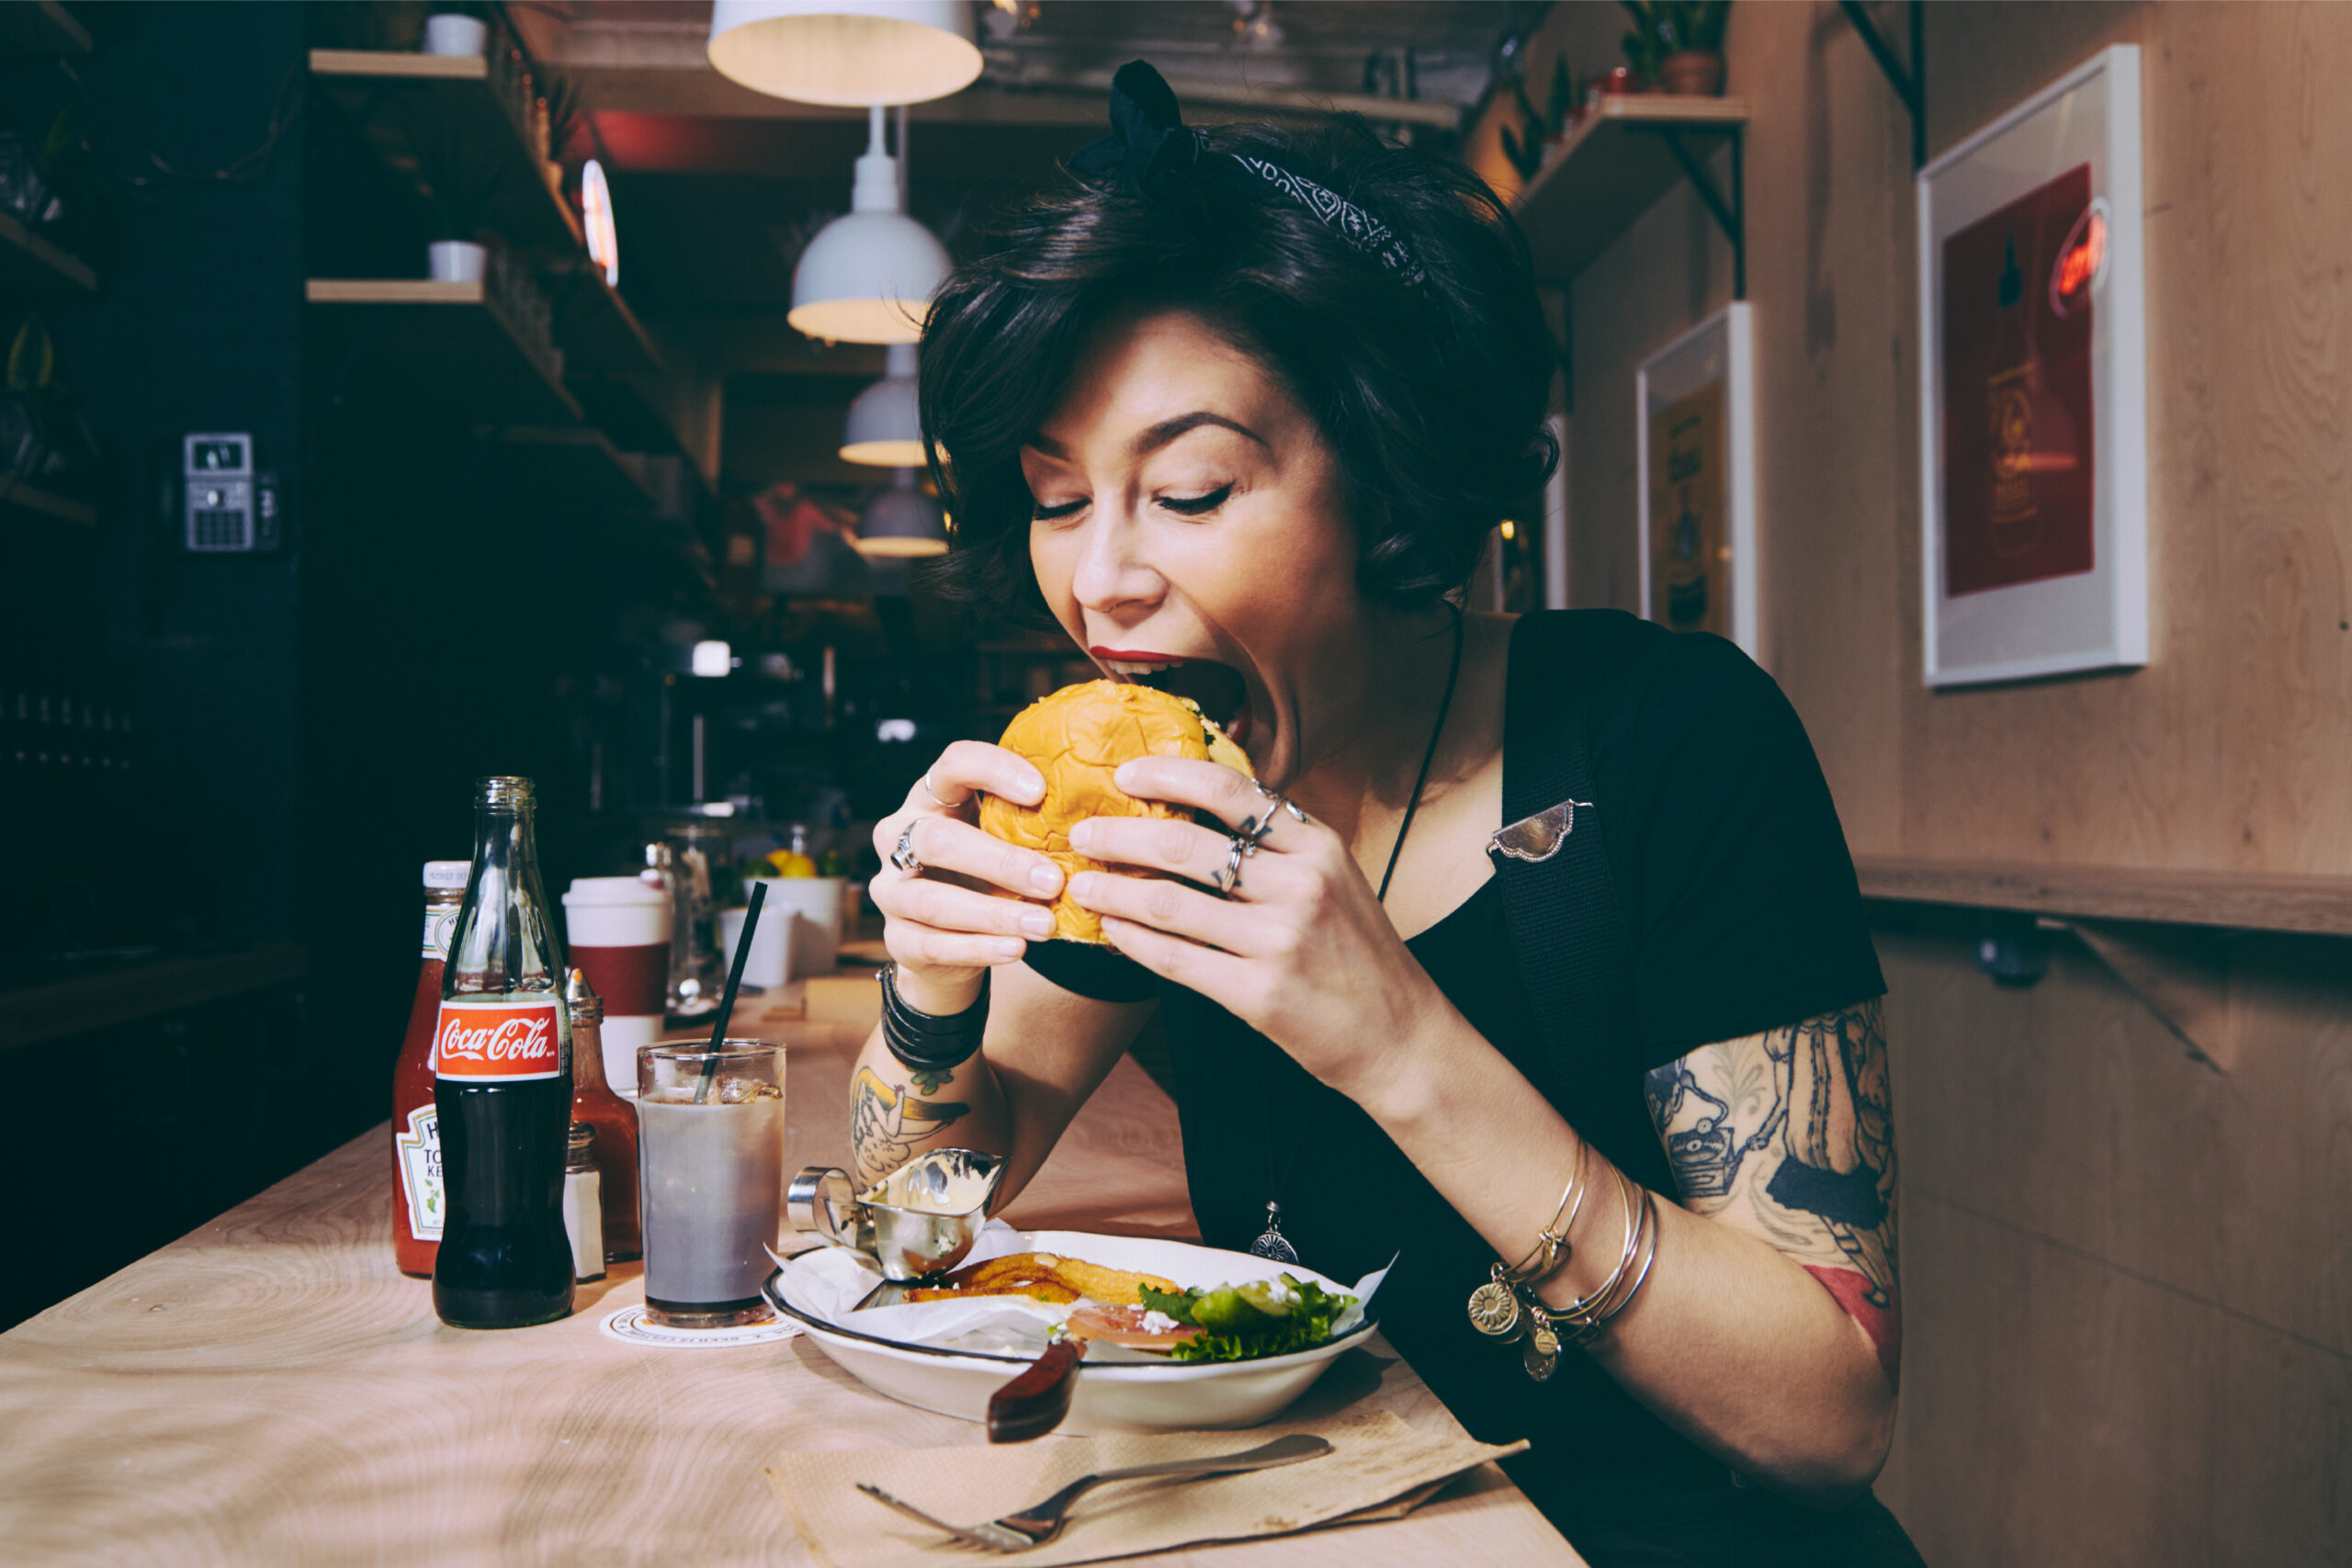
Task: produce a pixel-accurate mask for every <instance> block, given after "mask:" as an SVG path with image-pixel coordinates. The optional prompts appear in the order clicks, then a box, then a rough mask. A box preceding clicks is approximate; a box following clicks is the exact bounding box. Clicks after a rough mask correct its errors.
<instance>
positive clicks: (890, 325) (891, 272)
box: [784, 107, 953, 343]
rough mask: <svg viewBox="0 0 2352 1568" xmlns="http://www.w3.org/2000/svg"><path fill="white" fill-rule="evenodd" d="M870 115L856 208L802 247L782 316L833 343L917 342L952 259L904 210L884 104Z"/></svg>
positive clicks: (852, 197) (853, 192) (852, 200)
mask: <svg viewBox="0 0 2352 1568" xmlns="http://www.w3.org/2000/svg"><path fill="white" fill-rule="evenodd" d="M871 114H872V117H873V118H872V130H871V141H869V143H868V144H867V147H866V150H865V156H864V157H862V158H860V159H859V160H858V161H857V183H856V184H855V185H854V186H852V187H851V191H850V210H849V211H848V213H847V214H845V215H844V216H842V217H840V218H836V219H834V220H832V221H831V223H828V224H826V225H825V226H824V227H823V228H822V229H820V230H819V231H817V235H816V238H814V239H812V240H810V241H809V245H808V248H807V249H806V250H803V251H802V252H801V253H800V265H797V266H796V267H794V268H793V269H792V309H791V310H788V311H786V313H785V318H784V319H785V320H786V321H789V322H791V323H792V325H793V326H794V328H796V329H797V330H798V331H800V332H804V333H808V334H809V336H810V337H814V338H823V339H825V340H826V341H827V342H830V343H914V342H916V341H918V340H919V339H920V338H922V322H923V317H924V316H925V315H926V314H927V313H928V312H929V310H930V309H931V297H932V296H933V294H935V293H937V292H938V291H939V286H940V285H941V284H943V283H944V282H946V281H947V274H948V271H949V269H950V267H951V266H952V265H953V264H952V263H950V262H949V260H948V258H947V247H946V246H944V245H943V244H941V243H939V237H938V236H937V235H935V234H933V232H932V231H930V230H928V229H926V228H924V227H923V226H922V224H920V223H918V222H916V221H915V220H913V219H911V218H910V217H908V216H907V215H906V213H905V211H904V210H902V209H900V207H899V165H898V161H897V160H896V159H894V158H892V157H891V156H890V155H889V153H888V152H884V151H883V150H882V111H881V109H879V108H878V107H877V108H874V109H873V110H871Z"/></svg>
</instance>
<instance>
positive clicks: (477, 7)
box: [424, 0, 490, 55]
mask: <svg viewBox="0 0 2352 1568" xmlns="http://www.w3.org/2000/svg"><path fill="white" fill-rule="evenodd" d="M489 47H490V21H489V18H488V17H487V15H486V14H485V12H484V9H483V7H482V6H481V3H480V0H435V3H434V6H433V14H432V15H431V16H428V17H425V18H424V52H425V53H427V54H473V55H479V54H481V53H483V52H485V51H487V50H488V49H489Z"/></svg>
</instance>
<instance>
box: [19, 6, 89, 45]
mask: <svg viewBox="0 0 2352 1568" xmlns="http://www.w3.org/2000/svg"><path fill="white" fill-rule="evenodd" d="M89 52H90V29H89V28H85V27H84V26H83V25H82V23H81V19H80V18H79V17H75V16H74V13H73V12H71V11H69V10H67V9H66V8H65V7H64V6H61V5H59V4H58V3H57V0H13V3H11V4H7V5H0V54H36V55H45V56H50V57H51V58H54V57H57V56H62V55H68V54H87V53H89Z"/></svg>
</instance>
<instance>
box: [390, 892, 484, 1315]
mask: <svg viewBox="0 0 2352 1568" xmlns="http://www.w3.org/2000/svg"><path fill="white" fill-rule="evenodd" d="M470 869H471V866H470V863H469V862H466V861H461V860H429V861H426V862H425V863H424V970H423V972H422V973H420V974H419V975H418V976H417V977H416V999H415V1000H414V1001H413V1002H412V1003H410V1004H409V1010H408V1035H407V1037H406V1038H405V1039H403V1040H402V1041H401V1055H400V1060H399V1061H397V1062H395V1063H394V1064H393V1065H392V1256H393V1258H395V1259H397V1260H398V1261H399V1263H400V1268H401V1273H403V1274H410V1275H413V1276H415V1277H416V1278H417V1279H420V1280H430V1279H431V1278H433V1255H434V1254H435V1252H437V1251H438V1250H439V1249H440V1247H441V1219H442V1215H443V1214H444V1213H446V1212H447V1208H448V1204H447V1199H446V1197H445V1195H444V1193H443V1190H442V1186H441V1126H440V1121H439V1118H438V1117H437V1116H436V1115H435V1112H434V1109H433V1025H434V1021H435V1019H436V1018H437V1017H438V1016H439V1015H440V1011H441V971H442V968H443V966H444V965H446V964H447V963H448V960H449V931H450V928H451V927H452V926H454V925H456V924H457V923H458V905H460V904H462V903H464V902H465V899H466V873H467V872H468V871H469V870H470Z"/></svg>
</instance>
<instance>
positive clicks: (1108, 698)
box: [980, 681, 1257, 946]
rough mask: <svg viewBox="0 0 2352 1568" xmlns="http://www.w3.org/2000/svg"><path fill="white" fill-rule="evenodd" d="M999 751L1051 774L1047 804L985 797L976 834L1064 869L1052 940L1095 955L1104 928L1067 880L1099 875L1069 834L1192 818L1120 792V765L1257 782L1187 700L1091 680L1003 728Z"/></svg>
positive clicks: (1044, 700)
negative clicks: (1118, 823) (1106, 821)
mask: <svg viewBox="0 0 2352 1568" xmlns="http://www.w3.org/2000/svg"><path fill="white" fill-rule="evenodd" d="M998 744H999V745H1001V746H1002V747H1003V748H1004V749H1005V750H1008V751H1016V752H1019V753H1020V754H1021V755H1022V756H1023V757H1025V758H1027V759H1028V760H1029V761H1031V762H1032V763H1033V764H1035V767H1036V769H1037V771H1038V772H1039V773H1043V774H1044V775H1045V778H1046V798H1045V799H1044V800H1043V801H1041V802H1039V803H1038V804H1037V805H1035V806H1017V805H1015V804H1014V803H1012V801H1009V800H1005V799H1003V798H1001V796H998V795H983V796H981V798H980V827H981V828H982V829H984V830H985V831H987V832H989V833H990V834H993V835H994V836H995V837H997V838H1000V839H1002V840H1004V841H1005V842H1007V843H1009V844H1019V845H1020V846H1021V847H1022V848H1023V849H1028V850H1035V851H1036V852H1038V853H1040V854H1042V855H1044V856H1045V857H1046V859H1048V860H1050V861H1052V862H1053V863H1055V864H1056V865H1057V866H1060V867H1061V868H1062V877H1063V881H1062V891H1061V892H1060V894H1059V895H1057V897H1055V899H1054V902H1053V911H1054V937H1055V939H1056V940H1057V941H1061V942H1089V943H1091V944H1093V945H1095V946H1102V945H1103V942H1104V939H1103V922H1102V920H1101V919H1099V918H1097V916H1096V915H1095V913H1094V911H1093V910H1091V909H1085V908H1080V907H1079V906H1078V905H1077V904H1076V903H1075V902H1073V901H1072V900H1071V898H1070V896H1069V878H1071V877H1073V876H1075V875H1077V874H1079V873H1080V872H1081V871H1092V870H1101V869H1103V867H1102V864H1101V863H1100V862H1097V861H1092V860H1089V859H1088V858H1087V857H1086V856H1084V855H1081V854H1080V853H1078V852H1076V851H1075V850H1072V849H1071V848H1070V847H1069V830H1070V829H1072V828H1074V827H1076V826H1077V825H1078V824H1079V823H1080V822H1083V821H1085V820H1086V819H1087V818H1090V817H1161V818H1183V819H1189V818H1191V817H1192V813H1191V812H1190V811H1189V810H1187V809H1186V808H1185V807H1181V806H1170V805H1169V804H1167V803H1166V802H1164V801H1158V800H1137V799H1136V797H1135V796H1133V795H1128V794H1127V793H1126V792H1125V791H1124V790H1122V789H1120V788H1119V786H1118V785H1117V784H1113V783H1112V782H1111V775H1112V774H1113V773H1116V772H1117V771H1118V768H1119V764H1120V763H1122V762H1125V761H1128V760H1129V759H1130V758H1135V757H1191V758H1193V759H1195V760H1197V761H1204V762H1222V763H1224V764H1225V765H1226V766H1227V767H1228V768H1231V769H1233V770H1234V771H1235V772H1236V773H1240V774H1242V775H1243V776H1244V777H1247V778H1255V777H1256V776H1257V775H1256V773H1254V772H1253V771H1252V770H1251V768H1250V758H1249V756H1248V755H1247V754H1246V753H1245V752H1243V750H1241V748H1240V747H1238V746H1237V745H1235V744H1234V743H1233V740H1232V739H1231V738H1230V737H1229V736H1227V734H1226V733H1225V731H1224V730H1222V729H1220V728H1217V727H1216V724H1214V723H1213V722H1211V721H1210V720H1209V719H1208V718H1206V717H1204V716H1203V715H1202V713H1201V710H1200V707H1199V705H1196V704H1195V703H1193V701H1192V700H1191V699H1190V698H1187V697H1180V696H1175V695H1173V694H1170V693H1167V692H1161V691H1155V690H1154V689H1152V688H1151V687H1149V686H1138V685H1131V684H1128V683H1126V682H1119V681H1089V682H1085V683H1084V684H1082V685H1077V686H1064V687H1063V688H1062V689H1061V690H1060V691H1058V692H1056V693H1054V694H1052V695H1051V696H1048V697H1040V698H1039V699H1038V700H1037V701H1035V702H1034V703H1032V704H1030V705H1028V706H1027V707H1025V708H1023V709H1022V711H1021V712H1020V713H1019V714H1018V715H1017V716H1014V718H1013V720H1012V723H1011V724H1009V725H1007V726H1006V727H1005V731H1004V738H1003V739H1001V741H999V742H998Z"/></svg>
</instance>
